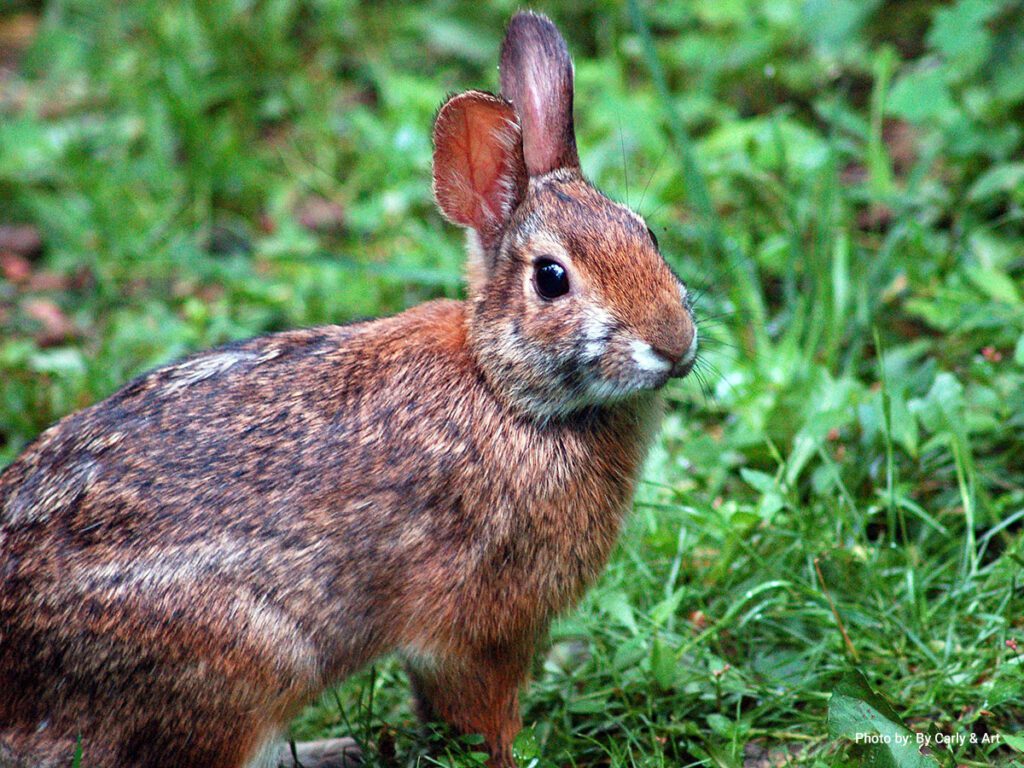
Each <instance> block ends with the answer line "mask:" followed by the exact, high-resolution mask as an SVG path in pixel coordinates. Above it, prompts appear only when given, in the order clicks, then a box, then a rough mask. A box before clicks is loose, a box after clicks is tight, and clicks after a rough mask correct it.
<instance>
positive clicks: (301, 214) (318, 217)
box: [295, 195, 345, 234]
mask: <svg viewBox="0 0 1024 768" xmlns="http://www.w3.org/2000/svg"><path fill="white" fill-rule="evenodd" d="M295 215H296V216H297V217H298V219H299V223H300V224H301V225H302V226H303V227H305V228H306V229H308V230H310V231H312V232H318V233H320V234H330V233H336V232H340V231H341V230H342V229H344V227H345V209H344V208H343V207H342V206H341V204H340V203H336V202H335V201H333V200H328V199H327V198H326V197H319V196H315V195H314V196H310V197H307V198H304V199H303V200H301V201H299V204H298V205H297V206H296V207H295Z"/></svg>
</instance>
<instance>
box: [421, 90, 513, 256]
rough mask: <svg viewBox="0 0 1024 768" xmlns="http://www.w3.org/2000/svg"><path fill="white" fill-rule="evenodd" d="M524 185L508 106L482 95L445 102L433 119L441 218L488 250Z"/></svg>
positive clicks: (470, 94) (473, 93) (474, 93)
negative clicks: (469, 231) (471, 234)
mask: <svg viewBox="0 0 1024 768" xmlns="http://www.w3.org/2000/svg"><path fill="white" fill-rule="evenodd" d="M525 187H526V167H525V164H524V162H523V145H522V136H521V133H520V129H519V122H518V121H517V120H516V114H515V111H514V110H513V109H512V107H511V106H510V105H509V104H508V102H506V101H504V100H503V99H500V98H498V97H497V96H492V95H491V94H489V93H484V92H482V91H467V92H465V93H460V94H458V95H457V96H452V97H451V98H450V99H448V101H446V102H445V103H444V105H443V106H442V107H441V109H440V110H439V111H438V113H437V119H436V120H435V121H434V198H435V199H436V200H437V204H438V206H439V207H440V209H441V212H442V213H443V214H444V215H445V217H447V218H448V219H449V220H450V221H452V222H454V223H455V224H460V225H462V226H464V227H470V228H472V229H473V230H475V231H476V232H477V234H478V235H479V236H480V240H481V243H482V244H483V245H484V246H485V247H490V246H491V245H493V244H494V243H495V242H496V241H497V240H498V239H499V238H500V237H501V234H502V232H503V231H504V229H505V226H506V225H507V224H508V221H509V219H510V218H511V216H512V212H513V211H514V210H515V209H516V206H517V205H518V204H519V201H520V200H521V199H522V196H523V192H524V190H525Z"/></svg>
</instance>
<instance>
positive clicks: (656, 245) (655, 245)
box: [647, 227, 661, 251]
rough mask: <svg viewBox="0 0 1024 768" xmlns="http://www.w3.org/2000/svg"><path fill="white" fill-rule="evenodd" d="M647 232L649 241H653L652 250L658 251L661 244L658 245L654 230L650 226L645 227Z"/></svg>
mask: <svg viewBox="0 0 1024 768" xmlns="http://www.w3.org/2000/svg"><path fill="white" fill-rule="evenodd" d="M647 234H648V235H650V236H651V242H652V243H654V250H656V251H660V250H661V246H660V245H658V236H657V235H656V234H654V230H653V229H651V228H650V227H648V228H647Z"/></svg>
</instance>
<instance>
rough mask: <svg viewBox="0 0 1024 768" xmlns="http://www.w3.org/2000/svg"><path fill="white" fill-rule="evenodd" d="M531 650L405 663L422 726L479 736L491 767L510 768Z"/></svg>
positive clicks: (518, 649)
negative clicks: (434, 724)
mask: <svg viewBox="0 0 1024 768" xmlns="http://www.w3.org/2000/svg"><path fill="white" fill-rule="evenodd" d="M531 657H532V648H516V649H500V650H499V649H490V650H487V651H484V652H474V653H471V654H467V655H460V656H453V657H450V658H446V659H443V660H438V659H430V660H423V659H419V658H415V659H412V660H410V661H408V662H407V664H406V669H407V671H408V673H409V680H410V682H411V684H412V691H413V697H414V699H415V703H416V713H417V715H418V716H419V718H420V720H422V721H423V722H444V723H447V724H448V725H450V726H452V727H453V728H454V729H455V730H457V731H458V732H459V733H463V734H471V733H479V734H481V735H482V736H483V737H484V741H485V743H486V745H487V750H488V752H490V755H491V758H490V760H488V761H487V764H488V765H489V766H490V767H491V768H513V767H514V766H515V761H514V760H513V759H512V742H513V740H514V739H515V737H516V734H517V733H519V729H520V728H521V727H522V720H521V719H520V716H519V688H520V686H522V684H523V683H524V682H525V681H526V677H527V673H528V671H529V666H530V659H531Z"/></svg>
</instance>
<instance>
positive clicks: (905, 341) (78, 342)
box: [0, 0, 1024, 767]
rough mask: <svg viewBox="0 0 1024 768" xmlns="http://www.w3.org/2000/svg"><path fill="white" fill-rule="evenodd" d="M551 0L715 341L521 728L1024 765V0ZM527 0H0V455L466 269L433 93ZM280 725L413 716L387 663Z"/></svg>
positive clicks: (605, 155) (464, 757) (566, 744)
mask: <svg viewBox="0 0 1024 768" xmlns="http://www.w3.org/2000/svg"><path fill="white" fill-rule="evenodd" d="M534 5H535V7H536V8H537V9H539V10H543V11H546V12H548V13H549V14H550V15H552V16H553V17H554V19H555V20H556V21H557V22H558V23H559V24H560V25H561V26H562V28H563V30H564V31H565V33H566V35H567V37H568V39H569V44H570V48H571V49H572V51H573V53H574V55H575V57H576V75H577V98H576V105H577V126H578V132H579V140H580V147H581V156H582V159H583V166H584V170H585V172H586V173H587V174H588V175H589V176H590V177H591V178H592V179H594V180H595V182H597V183H598V184H599V185H600V186H602V188H603V189H605V190H606V191H607V192H608V193H609V194H610V195H612V196H613V197H615V198H616V199H619V200H621V201H623V202H626V203H628V204H630V205H632V206H634V207H635V208H637V209H638V210H639V211H640V212H641V213H643V214H644V215H646V216H647V217H648V220H649V222H650V223H651V226H652V227H653V229H654V230H655V232H656V233H657V236H658V239H659V240H660V243H661V248H662V250H663V252H664V254H665V256H666V258H667V259H668V260H669V261H670V263H671V264H672V265H673V267H674V268H675V269H676V270H677V271H678V273H679V274H680V275H681V276H682V277H683V278H684V279H686V280H687V281H688V282H689V283H690V285H691V286H692V287H693V289H694V290H695V292H696V293H697V294H698V296H699V299H698V301H697V303H696V311H697V316H698V319H699V327H700V332H701V339H702V354H701V362H700V364H699V366H698V369H697V374H696V375H695V376H693V377H690V378H689V379H687V380H685V381H683V382H681V383H677V384H674V385H673V386H672V387H671V388H670V389H669V392H668V399H669V404H670V408H669V414H668V417H667V419H666V423H665V426H664V429H663V432H662V434H661V437H660V439H659V441H658V442H657V445H656V448H655V450H654V452H653V455H652V456H651V460H650V462H649V465H648V467H647V470H646V473H645V481H644V483H643V484H642V487H641V489H640V492H639V495H638V498H637V501H636V509H635V512H634V514H633V516H632V520H631V523H630V526H629V529H628V531H627V534H626V535H625V537H624V539H623V542H622V545H621V547H620V548H619V549H618V551H617V552H616V554H615V556H614V559H613V562H612V563H611V565H610V567H609V569H608V572H607V573H606V575H605V576H604V578H603V579H602V580H601V582H600V583H599V584H598V585H597V586H596V587H595V589H594V590H593V591H592V592H591V594H590V595H589V596H588V597H587V598H586V599H585V600H584V602H583V604H582V605H581V606H580V607H579V609H578V610H576V611H574V612H573V613H571V614H569V615H567V616H566V617H565V618H564V619H562V620H561V621H560V622H559V623H558V624H557V626H556V627H555V628H554V631H553V633H552V636H551V643H550V648H549V649H548V650H547V652H546V653H545V654H543V655H542V656H541V657H539V658H538V659H537V664H536V670H535V681H534V682H533V683H532V684H531V686H530V687H529V688H528V689H527V690H526V692H525V693H524V696H523V702H524V707H523V711H524V722H525V724H526V729H525V731H524V734H523V736H522V737H521V738H520V740H519V743H518V751H519V758H520V764H521V765H524V766H532V765H537V766H551V765H557V766H634V765H636V766H662V765H664V766H685V765H714V766H775V765H793V766H836V765H840V766H844V765H849V766H853V765H861V764H866V763H868V762H869V761H871V760H876V761H878V762H874V763H871V764H874V765H887V766H889V765H894V766H901V767H905V766H936V765H943V766H944V765H967V766H988V765H996V764H1006V765H1009V764H1012V761H1013V760H1014V759H1017V761H1018V762H1017V764H1020V753H1021V750H1022V749H1024V733H1022V732H1021V728H1022V727H1024V695H1022V691H1024V657H1022V656H1021V653H1022V649H1020V648H1019V647H1018V644H1022V645H1024V591H1022V585H1021V582H1022V577H1021V566H1022V564H1024V547H1022V542H1021V529H1022V522H1024V296H1022V294H1024V238H1022V235H1024V208H1022V206H1024V163H1022V162H1021V159H1020V158H1021V157H1022V154H1024V152H1022V150H1024V129H1022V125H1024V45H1022V44H1021V40H1022V39H1024V6H1022V5H1021V3H1020V2H1019V0H956V2H952V3H938V2H930V1H926V0H904V1H902V2H889V3H883V2H880V1H879V0H867V1H864V0H834V1H833V2H828V3H826V2H820V1H819V0H748V1H742V0H717V1H716V2H711V1H710V0H708V1H707V2H696V1H695V2H681V1H678V2H658V3H652V2H645V1H641V2H630V3H628V4H626V5H624V6H620V5H619V4H617V3H615V2H611V1H610V0H605V1H603V2H598V3H593V4H580V3H571V2H566V1H564V0H559V1H558V2H547V3H544V2H538V3H536V4H534ZM517 7H518V4H517V3H514V2H509V1H506V0H502V1H501V2H496V3H479V2H469V0H431V1H430V2H424V3H383V4H381V3H373V4H369V3H367V4H362V5H361V4H357V3H355V2H349V1H347V0H303V1H301V2H300V1H299V0H267V1H266V2H252V1H249V0H232V1H231V2H221V3H204V2H181V3H171V2H159V1H158V0H136V1H135V2H132V3H121V2H113V0H63V1H62V2H56V1H54V2H49V3H44V4H38V3H32V2H28V3H19V2H18V1H17V0H15V2H14V3H13V4H12V3H8V4H6V5H5V10H4V11H0V273H2V274H0V464H4V463H6V462H8V461H10V460H11V459H12V458H13V457H14V456H15V455H16V454H17V453H18V451H19V450H20V449H21V448H22V447H23V446H24V445H25V444H26V443H27V441H29V440H31V439H32V438H33V436H35V435H36V434H37V433H38V432H40V431H41V430H42V429H43V428H45V427H46V426H47V425H48V424H50V423H52V422H53V421H55V420H56V419H58V418H59V417H61V416H62V415H64V414H66V413H68V412H70V411H72V410H75V409H77V408H80V407H83V406H85V405H87V404H89V403H92V402H94V401H96V400H97V399H99V398H102V397H104V396H106V395H108V394H110V393H111V392H112V391H114V390H115V389H116V388H117V387H118V386H119V385H121V384H122V383H124V382H125V381H127V380H128V379H129V378H131V377H132V376H133V375H135V374H136V373H138V372H141V371H143V370H145V369H147V368H150V367H152V366H154V365H157V364H160V363H163V362H165V361H168V360H171V359H173V358H175V357H178V356H180V355H182V354H185V353H187V352H190V351H193V350H197V349H201V348H205V347H210V346H213V345H216V344H219V343H221V342H224V341H227V340H231V339H236V338H242V337H246V336H250V335H254V334H258V333H265V332H269V331H274V330H278V329H283V328H291V327H296V326H304V325H313V324H317V323H325V322H340V321H345V320H349V319H352V318H355V317H364V316H373V315H379V314H385V313H391V312H395V311H399V310H401V309H403V308H405V307H407V306H410V305H413V304H415V303H418V302H420V301H423V300H425V299H428V298H431V297H436V296H459V295H461V291H462V287H461V264H462V260H463V251H462V237H461V234H460V233H459V232H457V231H456V230H455V229H454V228H453V227H451V226H450V225H447V224H445V223H444V222H443V221H442V219H441V217H440V216H439V215H438V214H437V212H436V211H435V209H434V207H433V204H432V201H431V196H430V186H429V174H430V126H431V121H432V118H433V115H434V111H435V110H436V108H437V106H438V104H439V103H440V102H441V101H442V99H443V98H444V96H445V94H447V93H449V92H452V91H455V90H458V89H465V88H469V87H476V88H483V89H494V88H496V85H497V82H496V81H497V72H496V69H495V65H496V61H497V58H496V57H497V47H498V43H499V41H500V39H501V35H502V32H503V24H504V22H505V20H507V18H508V17H509V16H510V15H511V13H513V12H514V10H515V9H516V8H517ZM908 728H909V729H911V730H907V729H908ZM293 733H294V736H295V737H296V738H308V737H323V736H332V735H340V734H348V733H351V734H353V735H355V736H356V737H357V738H359V739H361V740H362V741H363V743H364V745H365V748H366V750H367V753H368V755H369V756H370V758H371V759H372V760H374V761H378V762H380V763H383V764H391V763H393V760H394V759H395V756H396V755H397V757H398V758H399V759H400V758H403V757H404V756H406V755H409V754H411V753H412V751H413V750H414V749H415V748H416V744H417V742H416V739H415V738H414V737H415V734H414V726H413V720H412V717H411V714H410V711H409V708H408V702H407V692H406V687H405V681H404V678H403V675H402V672H401V671H400V669H399V668H398V666H397V665H396V664H395V663H394V662H392V661H389V660H385V661H382V662H381V663H379V664H378V665H376V666H375V667H373V668H372V669H369V670H367V671H366V672H365V673H363V674H361V675H359V676H358V677H356V678H354V679H352V680H350V681H348V682H346V683H345V684H344V685H342V686H341V687H340V688H339V689H338V690H337V691H333V692H331V693H330V694H329V695H328V696H327V697H326V698H325V699H324V700H323V702H321V703H320V704H318V705H317V706H314V707H312V708H311V709H309V710H308V711H307V712H305V713H304V714H303V716H302V717H301V718H300V719H299V720H298V721H297V722H296V723H295V724H294V728H293ZM868 736H872V737H876V738H875V739H874V740H876V741H881V742H883V743H879V744H868V743H866V741H867V738H866V737H868ZM972 737H973V739H972ZM902 739H909V740H910V742H911V743H913V744H914V745H915V746H914V747H912V748H908V747H906V746H901V740H902ZM918 740H920V741H921V742H922V743H923V742H924V741H927V742H928V744H929V748H930V751H931V756H922V755H921V753H920V752H919V750H918V749H917V747H916V744H917V743H918ZM471 742H472V740H470V742H469V743H465V744H453V743H451V742H446V743H445V745H444V746H443V750H446V754H447V756H446V757H444V758H441V759H442V762H444V761H447V762H446V764H453V765H454V764H457V765H468V764H472V763H473V762H474V760H475V759H476V758H475V757H474V752H473V750H474V745H473V744H472V743H471ZM884 742H888V743H884ZM422 762H423V764H428V759H427V758H423V759H422Z"/></svg>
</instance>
